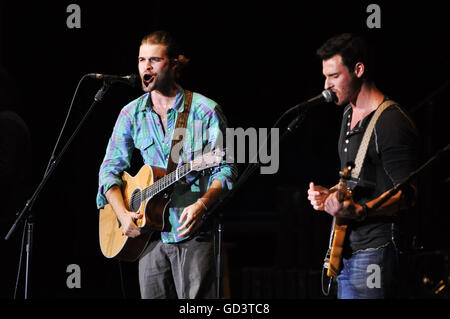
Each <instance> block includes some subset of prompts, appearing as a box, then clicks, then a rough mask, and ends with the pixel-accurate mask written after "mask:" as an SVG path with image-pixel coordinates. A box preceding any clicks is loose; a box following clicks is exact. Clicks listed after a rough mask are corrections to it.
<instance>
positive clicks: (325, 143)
mask: <svg viewBox="0 0 450 319" xmlns="http://www.w3.org/2000/svg"><path fill="white" fill-rule="evenodd" d="M70 3H71V2H69V1H59V2H57V3H52V4H51V5H50V4H45V3H41V2H39V3H33V4H21V3H19V2H11V1H10V2H8V3H2V4H0V48H1V49H0V58H1V64H2V65H3V66H4V68H5V69H6V70H7V71H8V73H9V75H10V77H11V80H12V82H13V83H14V84H15V86H16V88H17V92H18V96H19V98H20V106H19V109H18V112H19V113H20V114H21V115H22V116H23V118H24V119H25V121H26V122H27V123H28V125H29V127H30V130H31V133H32V142H33V159H32V161H31V160H30V165H32V167H33V177H32V181H31V184H32V186H33V187H32V188H33V189H34V188H35V187H36V186H37V185H38V183H39V181H40V179H41V177H42V174H43V172H44V170H45V167H46V165H47V162H48V159H49V156H50V154H51V151H52V150H53V147H54V145H55V142H56V138H57V136H58V134H59V131H60V129H61V127H62V123H63V121H64V118H65V116H66V113H67V110H68V106H69V104H70V101H71V99H72V96H73V94H74V91H75V87H76V86H77V84H78V81H79V80H80V78H81V77H82V76H83V75H84V74H86V73H91V72H95V73H106V74H120V75H123V74H131V73H135V72H137V53H138V47H139V43H140V40H141V38H142V37H143V36H144V35H145V34H147V33H149V32H151V31H154V30H157V29H165V30H168V31H171V32H172V33H173V34H174V35H175V36H176V37H177V38H178V39H179V41H180V42H181V43H182V47H183V48H184V49H185V53H186V56H188V57H189V58H190V59H191V63H190V65H189V66H188V68H187V69H186V70H185V73H184V76H183V79H182V81H181V84H182V86H183V87H185V88H187V89H192V90H194V91H196V92H200V93H202V94H204V95H205V96H207V97H210V98H212V99H213V100H215V101H217V102H218V103H219V104H220V105H222V107H223V110H224V112H225V114H226V116H227V118H228V121H229V126H230V127H242V128H249V127H254V128H270V127H271V126H272V125H273V124H274V123H275V121H276V120H277V119H278V117H279V116H280V115H281V114H282V113H283V112H284V111H285V110H287V109H288V108H290V107H291V106H293V105H295V104H297V103H299V102H301V101H303V100H306V99H308V98H310V97H312V96H315V95H317V94H319V93H320V92H321V91H322V89H323V76H322V74H321V62H320V60H319V59H318V58H317V57H316V55H315V51H316V49H317V48H318V47H319V46H320V45H321V44H322V43H323V42H324V41H325V40H326V39H327V38H329V37H330V36H332V35H335V34H338V33H341V32H355V33H360V34H362V35H365V36H366V37H368V39H369V40H370V41H371V42H372V49H371V50H372V53H373V55H374V56H375V57H376V58H375V70H376V82H377V86H378V87H379V88H380V89H381V90H382V91H383V92H384V93H385V94H387V95H389V96H391V97H392V98H393V99H395V100H397V101H398V102H400V103H401V104H402V105H403V106H404V107H405V108H406V109H407V110H408V111H410V112H411V115H412V117H413V118H414V120H415V121H416V123H417V125H418V128H419V130H420V133H421V137H422V139H421V162H424V161H425V160H427V159H428V158H429V157H431V156H432V155H433V154H434V153H435V152H436V151H437V150H439V149H440V148H442V147H443V146H445V145H446V144H447V143H448V141H449V129H448V124H447V122H448V111H447V107H448V106H447V104H448V102H447V101H446V100H445V99H444V96H445V95H446V93H447V94H448V91H449V86H448V84H449V82H448V76H449V74H450V62H449V57H450V49H449V46H448V39H449V36H450V32H449V26H448V14H449V9H450V7H449V6H448V5H443V4H442V2H439V1H436V2H432V1H427V2H426V3H425V2H420V3H417V2H408V1H405V2H395V4H393V3H384V2H380V1H378V2H377V3H378V4H379V5H380V8H381V23H382V24H381V28H380V29H369V28H368V27H367V24H366V19H367V17H368V16H369V15H370V13H367V12H366V8H367V6H368V5H369V4H370V2H367V1H355V2H343V1H339V2H322V1H321V2H314V1H303V2H295V3H294V2H283V1H269V2H259V1H258V2H257V1H255V2H244V1H239V2H238V1H236V2H233V1H221V2H217V3H215V2H192V3H189V2H184V3H181V2H167V1H146V2H133V1H126V2H120V3H118V2H112V3H108V2H104V3H102V2H95V3H93V2H84V1H77V2H76V3H77V4H78V5H80V8H81V28H80V29H70V28H68V27H67V25H66V19H67V18H68V16H69V15H70V13H67V12H66V8H67V6H68V5H69V4H70ZM445 85H446V86H445ZM100 86H101V82H99V81H96V80H91V79H88V80H86V81H84V82H83V83H82V84H81V86H80V89H79V92H78V95H77V97H76V100H75V104H74V109H73V113H72V114H71V117H70V120H69V124H68V126H67V128H66V133H65V134H64V136H63V142H65V141H66V140H67V138H68V137H69V135H70V133H71V132H72V131H73V130H74V128H75V127H76V124H77V123H78V122H79V121H80V119H81V118H82V116H83V115H84V114H85V113H86V111H87V109H88V108H89V106H90V104H91V103H92V101H93V97H94V95H95V93H96V92H97V90H98V89H99V88H100ZM440 88H443V89H441V90H439V89H440ZM438 90H439V91H438ZM436 92H437V93H436ZM434 93H436V94H434ZM139 94H140V92H139V91H138V90H133V89H131V88H128V87H126V86H124V85H120V84H118V85H115V86H114V87H112V88H111V89H110V90H109V91H108V92H107V94H106V96H105V98H104V100H103V101H102V102H101V103H100V104H98V105H97V106H96V108H95V110H94V111H93V113H92V114H91V116H90V117H89V119H88V121H87V122H86V123H85V125H84V126H83V128H82V129H81V131H80V132H79V134H78V135H77V137H76V139H75V140H74V142H73V143H72V144H71V146H70V148H69V149H68V151H67V153H66V154H65V156H64V158H63V160H62V161H61V163H60V164H59V166H58V167H57V169H56V171H55V173H54V174H53V176H52V177H51V179H50V180H49V181H48V183H47V185H46V187H45V188H44V190H43V191H42V192H41V194H40V196H39V198H38V200H37V201H36V203H35V205H34V207H33V213H34V215H35V222H36V223H35V231H34V246H33V255H32V257H33V258H32V264H31V269H30V270H31V275H32V277H31V279H32V281H31V296H32V297H34V298H54V297H57V298H106V297H117V298H120V297H122V296H123V291H122V289H121V282H120V277H119V265H118V263H117V261H113V260H107V259H105V258H104V257H103V256H102V254H101V252H100V250H99V245H98V211H97V209H96V205H95V196H96V192H97V174H98V168H99V165H100V163H101V161H102V159H103V156H104V151H105V148H106V144H107V140H108V138H109V136H110V134H111V131H112V128H113V125H114V122H115V120H116V118H117V115H118V112H119V111H120V109H121V108H122V107H123V105H125V104H126V103H127V102H128V101H130V100H132V99H134V98H135V97H137V96H138V95H139ZM432 95H433V97H432V98H430V96H432ZM341 113H342V110H341V109H340V108H339V107H336V106H335V105H326V104H324V105H319V106H316V107H314V108H313V109H312V110H311V111H310V112H309V113H308V116H307V118H306V120H305V122H304V123H303V124H302V125H301V126H300V127H299V128H298V129H297V130H296V131H295V133H294V134H293V135H292V136H290V137H289V138H287V139H286V140H285V141H283V143H282V145H281V146H280V167H279V171H278V173H277V174H274V175H260V174H259V172H257V173H256V174H254V175H253V176H252V177H251V178H250V179H249V180H248V182H247V183H246V184H245V186H244V187H242V189H241V190H240V191H239V193H238V194H237V195H236V196H235V198H233V199H232V200H231V202H230V203H229V204H228V205H227V206H226V207H224V216H225V217H224V230H225V231H224V241H225V249H224V251H225V252H226V254H225V255H226V258H227V259H226V265H227V267H226V270H225V275H226V279H227V285H226V289H227V290H226V295H230V296H231V297H233V298H249V297H251V298H321V297H322V296H321V294H320V280H319V278H320V269H321V266H322V264H321V263H322V258H323V255H324V253H325V251H326V248H327V244H328V235H329V227H330V222H331V218H329V217H328V216H324V215H323V214H318V213H316V212H314V211H313V210H312V208H311V207H310V206H309V204H308V203H307V202H306V189H307V185H308V183H309V181H311V180H313V181H315V182H316V183H317V184H321V185H326V186H330V185H334V184H335V183H336V181H337V179H338V168H339V167H338V157H337V138H338V127H339V122H340V117H341ZM283 124H284V125H286V124H287V123H282V124H281V125H283ZM60 150H61V146H60V148H59V150H58V151H60ZM448 158H449V157H448V154H445V155H444V156H442V157H441V158H440V160H439V161H437V162H436V163H435V164H433V166H431V167H429V168H428V169H426V170H425V171H424V173H423V174H422V175H421V177H420V178H421V182H420V186H421V192H420V198H419V201H418V205H417V207H416V210H415V212H414V214H412V215H411V216H410V218H409V219H408V222H407V224H408V227H409V228H408V232H409V233H410V235H411V236H413V235H414V236H416V237H415V238H416V240H415V242H416V245H417V246H423V250H422V252H431V253H432V254H430V255H427V254H417V253H415V254H413V255H410V257H409V259H408V262H409V266H408V267H407V268H405V270H404V272H403V274H404V277H405V279H404V287H405V291H407V292H406V293H405V296H406V297H408V298H414V297H424V296H425V297H440V296H448V287H447V288H446V289H444V290H443V291H442V292H441V293H440V294H437V295H434V294H433V293H432V287H434V286H435V285H436V284H437V282H438V281H439V280H440V279H444V278H445V271H448V270H449V269H448V263H447V264H446V263H445V261H444V257H445V256H447V257H448V254H447V255H446V254H445V251H447V250H448V249H449V247H448V246H449V242H450V241H449V235H448V234H449V232H448V229H449V227H450V215H449V209H448V205H447V204H446V201H447V198H448V195H449V180H448V179H449V177H450V174H449V169H448V165H447V164H448ZM239 168H240V171H241V172H242V170H243V169H244V168H245V166H244V165H240V167H239ZM2 200H6V199H2ZM24 204H25V203H23V204H22V203H20V205H18V207H17V211H18V210H20V209H21V208H22V207H23V205H24ZM14 213H15V212H9V213H8V215H7V216H4V217H5V218H4V219H2V220H5V222H3V224H2V225H1V237H2V242H1V248H2V255H3V256H2V262H1V267H2V271H1V273H0V280H1V282H2V283H1V284H0V290H1V292H0V293H1V296H2V297H4V298H12V295H13V291H14V282H15V276H16V268H17V265H18V255H19V254H18V251H19V249H20V237H21V232H22V225H20V226H19V227H18V229H17V231H16V232H15V234H14V236H13V237H12V238H11V239H10V240H9V241H8V242H5V241H4V240H3V237H4V235H5V234H6V233H7V231H8V230H9V227H10V225H11V224H12V222H13V220H14ZM409 243H410V242H409ZM433 252H434V253H436V254H434V253H433ZM70 264H77V265H79V266H80V268H81V288H79V289H76V288H74V289H69V288H68V287H67V285H66V279H67V277H68V275H69V273H67V272H66V268H67V266H68V265H70ZM136 266H137V265H136V264H122V268H123V272H124V276H125V281H124V287H125V289H124V290H125V295H126V297H133V298H135V297H139V291H138V286H137V278H136ZM424 276H428V277H430V278H431V279H432V281H433V284H432V285H431V284H430V285H429V287H428V286H425V285H423V284H421V282H422V281H421V280H422V278H423V277H424ZM20 285H21V286H23V277H22V279H21V283H20ZM228 287H229V290H228ZM22 295H23V291H22V289H20V290H19V298H20V297H21V296H22Z"/></svg>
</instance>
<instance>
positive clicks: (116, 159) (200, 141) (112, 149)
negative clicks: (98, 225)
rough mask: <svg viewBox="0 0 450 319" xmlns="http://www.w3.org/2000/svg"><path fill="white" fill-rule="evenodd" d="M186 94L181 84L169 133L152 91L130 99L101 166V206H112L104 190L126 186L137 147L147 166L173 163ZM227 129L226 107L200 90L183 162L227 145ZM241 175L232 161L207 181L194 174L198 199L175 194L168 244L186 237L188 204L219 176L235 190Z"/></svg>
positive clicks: (192, 189)
mask: <svg viewBox="0 0 450 319" xmlns="http://www.w3.org/2000/svg"><path fill="white" fill-rule="evenodd" d="M184 96H185V94H184V90H183V89H182V88H181V87H178V93H177V95H176V97H175V102H174V105H173V106H172V108H170V109H169V110H168V111H167V127H166V132H164V129H163V126H162V123H161V122H160V118H159V116H158V114H156V113H155V111H154V110H153V109H152V103H151V99H150V100H149V93H146V94H144V95H142V96H140V97H139V98H137V99H136V100H134V101H132V102H130V103H129V104H128V105H126V106H125V107H124V108H123V109H122V110H121V112H120V115H119V117H118V119H117V121H116V124H115V126H114V130H113V133H112V136H111V138H110V139H109V143H108V146H107V148H106V154H105V158H104V160H103V163H102V164H101V166H100V172H99V188H98V194H97V207H98V208H102V207H103V206H105V205H106V204H107V200H106V197H105V195H104V194H105V193H106V191H108V189H109V188H111V187H112V186H113V185H118V186H119V187H122V179H121V176H122V173H123V172H124V171H125V170H127V169H128V168H129V167H130V163H131V156H132V154H133V150H134V148H137V149H138V150H139V151H140V153H141V155H142V158H143V161H144V164H146V165H151V166H157V167H161V168H164V169H165V168H166V167H167V162H168V158H169V153H170V149H171V141H172V136H173V133H174V130H175V124H176V121H177V115H178V114H179V113H182V112H183V110H184ZM225 129H226V119H225V116H224V115H223V113H222V110H221V108H220V106H219V105H217V103H216V102H214V101H213V100H211V99H209V98H207V97H205V96H203V95H201V94H198V93H194V94H193V97H192V104H191V110H190V114H189V118H188V122H187V126H186V133H185V136H184V144H183V148H182V151H181V153H180V155H181V156H180V161H179V163H178V166H181V165H182V164H183V162H186V161H189V160H192V159H194V158H195V157H197V155H196V154H200V155H201V154H202V152H203V150H205V149H210V150H212V149H215V148H216V147H220V148H221V149H224V147H223V143H224V142H225ZM236 176H237V170H236V167H235V166H234V165H231V164H224V165H221V166H219V167H216V168H214V169H213V170H212V173H211V175H210V176H209V178H208V180H207V182H206V183H201V180H202V179H201V178H200V179H195V178H194V176H190V175H188V176H187V177H186V180H187V182H188V183H189V182H190V181H194V182H193V183H192V184H191V185H190V189H189V190H190V191H189V192H188V193H189V195H190V196H191V197H192V195H193V196H194V198H190V199H189V200H188V201H187V200H186V199H185V198H175V197H176V196H174V198H173V199H172V203H171V205H170V208H169V221H170V224H171V226H170V227H171V230H170V231H169V232H162V233H161V238H162V240H163V242H166V243H173V242H178V241H181V240H184V239H185V238H183V239H181V238H179V237H178V236H177V235H178V233H177V231H176V229H177V228H178V227H179V226H180V224H179V223H178V219H179V217H180V215H181V213H182V212H183V209H184V206H187V205H188V204H189V203H192V202H193V201H195V200H196V198H198V197H200V195H201V194H202V193H204V192H205V191H206V189H207V188H209V186H210V185H211V183H212V181H213V180H218V181H220V182H221V184H222V188H223V189H224V190H230V189H231V188H232V186H233V182H234V180H235V178H236ZM205 184H207V185H205ZM205 187H206V189H205ZM174 194H175V193H174ZM186 238H187V237H186Z"/></svg>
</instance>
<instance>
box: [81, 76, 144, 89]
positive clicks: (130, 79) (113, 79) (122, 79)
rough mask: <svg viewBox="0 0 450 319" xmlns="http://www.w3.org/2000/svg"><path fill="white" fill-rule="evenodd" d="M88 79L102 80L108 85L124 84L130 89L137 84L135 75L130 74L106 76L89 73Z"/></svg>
mask: <svg viewBox="0 0 450 319" xmlns="http://www.w3.org/2000/svg"><path fill="white" fill-rule="evenodd" d="M87 76H88V77H90V78H93V79H98V80H104V81H106V82H109V83H117V82H119V83H125V84H128V85H130V86H132V87H135V86H136V84H137V79H138V78H137V75H136V74H131V75H124V76H121V75H108V74H100V73H89V74H88V75H87Z"/></svg>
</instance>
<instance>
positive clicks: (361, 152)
mask: <svg viewBox="0 0 450 319" xmlns="http://www.w3.org/2000/svg"><path fill="white" fill-rule="evenodd" d="M395 104H397V103H396V102H394V101H393V100H386V101H384V102H383V103H381V105H380V106H379V107H378V108H377V110H376V111H375V114H374V115H373V117H372V118H371V119H370V122H369V125H367V128H366V131H365V132H364V136H363V138H362V141H361V144H360V145H359V149H358V153H357V154H356V159H355V167H354V168H353V169H352V170H351V177H352V179H353V180H356V181H357V180H358V179H359V174H360V173H361V169H362V166H363V164H364V159H365V157H366V153H367V148H368V146H369V141H370V137H371V136H372V132H373V130H374V128H375V124H376V122H377V120H378V118H379V117H380V115H381V113H383V111H384V110H385V109H387V108H388V107H389V106H391V105H395Z"/></svg>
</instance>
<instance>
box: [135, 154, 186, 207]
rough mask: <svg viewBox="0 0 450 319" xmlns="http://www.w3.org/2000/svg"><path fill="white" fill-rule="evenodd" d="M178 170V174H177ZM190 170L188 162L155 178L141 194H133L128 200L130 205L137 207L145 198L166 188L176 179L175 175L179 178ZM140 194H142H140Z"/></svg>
mask: <svg viewBox="0 0 450 319" xmlns="http://www.w3.org/2000/svg"><path fill="white" fill-rule="evenodd" d="M177 171H178V174H177ZM191 171H192V162H189V163H187V164H185V165H183V166H180V167H178V168H177V169H176V170H175V171H173V172H171V173H169V174H167V175H166V176H164V178H162V179H159V180H157V181H156V182H154V183H153V184H152V185H150V186H148V187H146V188H144V189H143V190H142V191H141V192H140V193H139V194H140V195H141V196H134V197H133V199H132V200H131V202H130V207H139V206H140V205H141V204H142V202H143V201H145V200H147V198H149V197H152V196H154V195H156V194H158V193H159V192H160V191H162V190H163V189H165V188H167V187H168V186H170V185H171V184H173V183H174V182H176V180H177V178H176V177H177V175H179V178H178V179H180V178H183V177H184V176H186V175H187V174H188V173H190V172H191ZM142 194H143V195H144V196H142Z"/></svg>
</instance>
